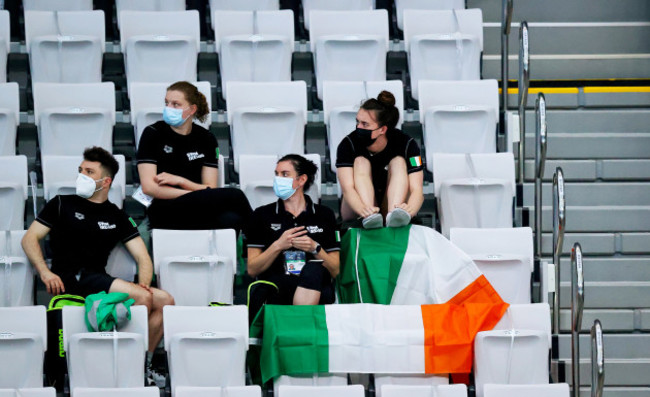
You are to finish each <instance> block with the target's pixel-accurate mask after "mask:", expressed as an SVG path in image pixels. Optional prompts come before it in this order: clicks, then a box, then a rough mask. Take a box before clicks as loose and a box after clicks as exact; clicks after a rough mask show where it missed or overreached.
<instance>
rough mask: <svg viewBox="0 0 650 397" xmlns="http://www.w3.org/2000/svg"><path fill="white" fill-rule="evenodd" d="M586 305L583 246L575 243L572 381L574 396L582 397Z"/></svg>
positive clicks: (572, 255) (572, 295)
mask: <svg viewBox="0 0 650 397" xmlns="http://www.w3.org/2000/svg"><path fill="white" fill-rule="evenodd" d="M584 305H585V281H584V276H583V274H582V248H581V247H580V243H575V244H573V249H572V250H571V371H572V372H573V373H572V376H571V381H572V383H573V397H580V329H581V327H582V311H583V309H584Z"/></svg>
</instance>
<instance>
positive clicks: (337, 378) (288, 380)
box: [273, 374, 348, 396]
mask: <svg viewBox="0 0 650 397" xmlns="http://www.w3.org/2000/svg"><path fill="white" fill-rule="evenodd" d="M347 384H348V375H347V374H313V375H311V376H307V375H305V376H298V375H294V376H288V375H280V376H278V377H277V378H275V379H273V394H274V395H276V396H277V395H278V394H279V393H280V386H308V387H309V386H347Z"/></svg>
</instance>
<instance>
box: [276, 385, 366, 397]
mask: <svg viewBox="0 0 650 397" xmlns="http://www.w3.org/2000/svg"><path fill="white" fill-rule="evenodd" d="M304 396H309V397H332V396H336V397H364V396H365V392H364V390H363V386H362V385H347V386H280V388H279V392H278V397H304Z"/></svg>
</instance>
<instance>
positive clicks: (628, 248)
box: [542, 232, 650, 256]
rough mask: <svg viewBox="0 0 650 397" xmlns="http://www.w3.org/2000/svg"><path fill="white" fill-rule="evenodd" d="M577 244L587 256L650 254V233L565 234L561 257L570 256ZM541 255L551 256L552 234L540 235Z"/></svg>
mask: <svg viewBox="0 0 650 397" xmlns="http://www.w3.org/2000/svg"><path fill="white" fill-rule="evenodd" d="M576 242H579V243H580V246H581V247H582V250H583V252H584V253H585V254H588V255H615V254H626V255H627V254H637V255H645V254H649V253H650V233H643V232H641V233H614V232H612V233H565V235H564V243H563V244H562V253H563V255H570V254H571V249H572V248H573V244H574V243H576ZM542 254H543V255H544V256H552V255H553V234H552V233H543V234H542Z"/></svg>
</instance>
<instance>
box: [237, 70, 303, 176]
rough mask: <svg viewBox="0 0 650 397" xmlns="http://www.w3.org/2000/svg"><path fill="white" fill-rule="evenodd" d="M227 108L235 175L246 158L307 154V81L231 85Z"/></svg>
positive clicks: (238, 83)
mask: <svg viewBox="0 0 650 397" xmlns="http://www.w3.org/2000/svg"><path fill="white" fill-rule="evenodd" d="M227 92H228V95H227V97H226V108H227V113H228V124H230V136H231V142H232V150H233V156H234V160H235V171H237V172H239V166H240V161H239V156H240V155H242V154H260V155H267V154H274V155H283V154H287V153H298V154H302V153H304V152H305V148H304V141H305V138H304V137H305V125H306V124H307V86H306V84H305V82H304V81H287V82H272V83H245V82H230V83H228V91H227Z"/></svg>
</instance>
